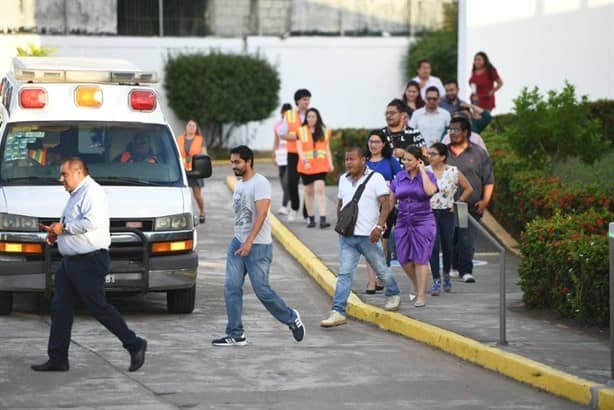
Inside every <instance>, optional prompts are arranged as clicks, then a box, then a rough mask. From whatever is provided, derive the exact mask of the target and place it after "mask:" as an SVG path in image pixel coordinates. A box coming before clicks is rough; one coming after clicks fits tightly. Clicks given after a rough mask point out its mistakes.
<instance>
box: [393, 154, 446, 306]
mask: <svg viewBox="0 0 614 410" xmlns="http://www.w3.org/2000/svg"><path fill="white" fill-rule="evenodd" d="M403 164H404V166H405V171H403V172H399V173H398V174H396V176H395V177H394V180H393V181H392V184H391V185H390V190H391V191H392V193H391V195H392V199H393V201H398V214H397V224H396V225H395V228H394V238H395V240H396V249H397V260H398V261H399V263H400V264H401V266H402V267H403V270H404V271H405V273H406V274H407V276H408V277H409V279H411V281H412V283H413V285H414V289H415V290H416V291H417V293H418V295H417V296H418V297H417V298H416V303H415V304H414V306H416V307H423V306H425V297H426V288H427V285H428V280H429V270H428V263H429V260H430V258H431V253H432V252H433V244H434V242H435V233H436V225H435V217H434V216H433V210H432V209H431V203H430V198H431V196H433V194H435V193H436V192H437V179H436V178H435V175H434V174H433V173H432V172H430V171H426V170H425V168H424V157H423V156H422V150H421V149H420V148H417V147H414V146H411V147H408V148H407V152H405V154H404V156H403ZM414 297H415V296H414V295H413V294H411V293H410V295H409V298H410V301H411V300H413V299H414Z"/></svg>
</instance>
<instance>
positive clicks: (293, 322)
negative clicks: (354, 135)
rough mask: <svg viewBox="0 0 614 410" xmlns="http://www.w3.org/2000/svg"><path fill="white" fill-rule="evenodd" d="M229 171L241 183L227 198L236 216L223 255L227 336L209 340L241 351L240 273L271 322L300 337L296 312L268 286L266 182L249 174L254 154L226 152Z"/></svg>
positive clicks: (270, 248) (237, 149)
mask: <svg viewBox="0 0 614 410" xmlns="http://www.w3.org/2000/svg"><path fill="white" fill-rule="evenodd" d="M230 162H231V163H232V171H233V172H234V174H235V175H236V176H237V177H239V178H240V180H239V181H238V182H237V185H236V187H235V192H234V194H233V197H232V206H233V210H234V214H235V226H234V236H233V238H232V241H231V242H230V246H229V247H228V251H227V253H226V280H225V281H224V302H225V303H226V314H227V315H228V324H227V325H226V336H224V337H221V338H219V339H215V340H213V342H212V343H213V345H214V346H245V345H246V344H247V338H246V337H245V333H244V331H243V322H242V320H241V314H242V310H243V282H244V281H245V274H246V273H247V274H248V275H249V280H250V282H251V284H252V287H253V288H254V292H255V293H256V296H257V297H258V299H259V300H260V302H261V303H262V304H263V305H264V307H266V309H267V310H268V311H269V312H271V314H272V315H273V316H274V317H275V319H277V320H279V321H280V322H282V323H285V324H286V325H288V327H289V328H290V330H291V331H292V336H293V337H294V340H296V341H297V342H300V341H301V340H303V337H304V336H305V326H304V325H303V322H302V321H301V316H300V315H299V313H298V312H297V311H296V309H291V308H289V307H288V306H287V305H286V303H285V302H284V301H283V299H282V298H280V297H279V295H278V294H277V293H275V291H274V290H273V289H271V286H270V285H269V269H270V267H271V260H272V259H273V243H272V240H271V224H270V222H269V208H270V207H271V183H270V182H269V181H268V180H267V179H266V178H265V177H263V176H262V175H260V174H257V173H256V172H255V171H254V153H253V152H252V150H251V149H249V147H247V146H245V145H240V146H238V147H235V148H233V149H231V150H230Z"/></svg>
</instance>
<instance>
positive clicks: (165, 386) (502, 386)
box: [0, 169, 578, 410]
mask: <svg viewBox="0 0 614 410" xmlns="http://www.w3.org/2000/svg"><path fill="white" fill-rule="evenodd" d="M224 171H226V170H225V169H224ZM218 174H221V173H220V172H218ZM205 192H206V197H207V205H208V216H207V224H206V225H205V226H204V227H201V228H199V231H200V237H199V249H200V256H201V266H200V277H199V281H198V294H197V307H196V310H195V312H194V313H193V314H191V315H168V314H167V313H165V298H164V296H163V295H156V294H154V295H148V296H146V297H145V298H142V297H132V298H126V299H119V300H115V301H114V302H116V304H117V305H118V307H119V308H120V310H121V311H122V312H123V313H124V315H125V317H126V318H127V320H128V322H129V324H130V325H131V326H132V327H133V328H134V329H135V330H136V331H137V332H138V333H140V334H142V335H144V336H145V337H146V338H147V339H148V340H149V351H148V355H147V361H146V363H145V366H144V367H143V369H142V370H141V371H139V372H137V373H128V372H127V371H126V369H127V367H128V355H127V353H125V352H124V351H123V349H122V348H121V346H120V344H119V342H118V341H117V340H116V339H115V338H114V337H113V336H112V335H110V334H109V333H108V332H107V331H106V330H105V329H104V328H102V326H100V325H99V324H98V323H96V322H95V321H94V320H92V319H90V318H89V317H88V316H87V315H85V314H81V315H79V317H78V318H77V320H76V325H75V328H74V332H73V344H72V345H71V357H70V360H71V370H70V372H67V373H55V374H42V373H35V372H32V371H30V369H29V365H30V364H31V363H33V362H38V361H40V360H41V359H44V357H45V356H44V355H45V349H46V341H47V335H48V331H49V318H48V315H47V314H39V313H37V312H36V311H35V310H34V309H33V307H32V300H31V299H28V298H24V297H22V298H19V302H20V303H19V304H18V306H17V311H16V312H15V313H13V314H12V315H10V316H6V317H0V346H2V348H1V349H0V409H16V408H23V409H25V408H28V409H40V408H66V407H69V408H81V409H91V408H100V409H102V408H116V409H134V410H136V409H176V408H196V409H239V408H241V409H289V408H292V409H345V408H347V409H350V408H351V409H383V408H403V409H443V408H446V409H448V408H454V409H484V408H492V409H573V408H578V406H577V405H575V404H573V403H569V402H567V401H564V400H561V399H558V398H556V397H554V396H551V395H549V394H546V393H542V392H540V391H537V390H535V389H533V388H530V387H527V386H525V385H522V384H520V383H517V382H514V381H512V380H509V379H507V378H505V377H503V376H500V375H497V374H495V373H493V372H490V371H487V370H484V369H481V368H479V367H476V366H473V365H470V364H467V363H465V362H463V361H461V360H459V359H456V358H454V357H452V356H449V355H447V354H445V353H442V352H440V351H436V350H434V349H431V348H429V347H426V346H424V345H421V344H419V343H416V342H413V341H411V340H408V339H405V338H403V337H401V336H397V335H394V334H390V333H387V332H384V331H382V330H379V329H377V328H375V327H374V326H371V325H367V324H363V323H360V322H357V321H352V320H351V321H349V323H348V325H346V326H341V327H339V328H335V329H330V330H326V329H322V328H320V327H318V323H319V320H320V319H322V318H323V317H324V316H325V315H326V313H327V311H328V310H329V308H330V298H329V297H328V296H327V295H326V294H324V292H323V291H321V290H320V289H319V287H318V286H317V285H316V284H315V283H314V282H313V281H312V280H311V279H309V278H308V276H307V275H306V274H305V273H304V272H303V271H302V269H301V268H300V267H299V266H298V265H297V264H296V263H295V262H294V260H292V259H291V258H290V257H289V256H288V255H287V254H285V252H284V251H283V250H282V249H281V248H280V246H279V245H278V244H275V248H274V264H273V268H272V271H271V283H272V284H273V287H274V288H275V289H277V290H278V292H279V293H280V294H281V295H282V297H284V298H285V299H286V301H288V303H289V304H291V305H292V306H293V307H296V308H297V309H298V310H299V311H300V312H301V314H302V316H303V319H304V321H305V322H306V325H307V335H306V339H305V341H304V342H303V343H300V344H297V343H295V342H294V341H293V339H292V336H291V334H290V331H289V330H288V329H287V327H285V326H284V325H281V324H279V323H277V322H276V321H275V320H274V319H273V318H272V317H270V316H269V314H268V313H267V312H266V311H265V310H264V308H263V307H262V306H261V305H260V303H259V302H258V301H257V299H256V298H255V296H254V294H253V291H252V290H251V288H250V287H249V286H247V287H246V291H245V303H244V323H245V326H246V333H247V338H248V341H249V344H248V346H246V347H243V348H215V347H212V346H211V345H210V341H211V339H212V338H214V337H218V336H220V335H222V333H223V331H224V327H225V323H226V315H225V310H224V302H223V296H222V295H223V278H224V250H225V247H226V244H227V243H228V242H229V239H230V236H231V230H232V213H231V209H230V203H231V196H230V193H229V191H228V190H227V188H226V187H225V186H224V185H223V183H222V180H221V175H219V176H218V177H217V178H216V179H213V180H211V181H208V182H207V186H206V188H205ZM246 285H247V284H246Z"/></svg>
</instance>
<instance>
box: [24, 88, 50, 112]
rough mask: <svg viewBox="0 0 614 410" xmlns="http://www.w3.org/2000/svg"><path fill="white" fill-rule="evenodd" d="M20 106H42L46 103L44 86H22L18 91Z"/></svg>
mask: <svg viewBox="0 0 614 410" xmlns="http://www.w3.org/2000/svg"><path fill="white" fill-rule="evenodd" d="M19 103H20V104H21V107H22V108H44V107H45V105H47V92H45V89H44V88H24V89H23V90H21V91H20V92H19Z"/></svg>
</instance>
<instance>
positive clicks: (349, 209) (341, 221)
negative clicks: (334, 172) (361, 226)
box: [335, 171, 375, 236]
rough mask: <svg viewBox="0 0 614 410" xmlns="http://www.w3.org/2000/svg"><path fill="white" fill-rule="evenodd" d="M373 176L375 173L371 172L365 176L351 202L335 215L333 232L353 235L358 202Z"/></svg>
mask: <svg viewBox="0 0 614 410" xmlns="http://www.w3.org/2000/svg"><path fill="white" fill-rule="evenodd" d="M373 174H375V171H371V173H370V174H369V175H368V176H367V179H365V182H363V183H362V184H360V186H359V187H358V189H357V190H356V192H354V196H353V197H352V200H351V201H350V202H348V203H347V204H346V205H345V206H344V207H343V208H341V211H339V214H338V215H337V224H336V225H335V232H337V233H338V234H339V235H343V236H352V235H354V227H355V226H356V220H357V219H358V201H359V200H360V197H361V195H362V193H363V191H364V190H365V186H366V185H367V182H369V179H371V175H373ZM343 178H345V177H343Z"/></svg>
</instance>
